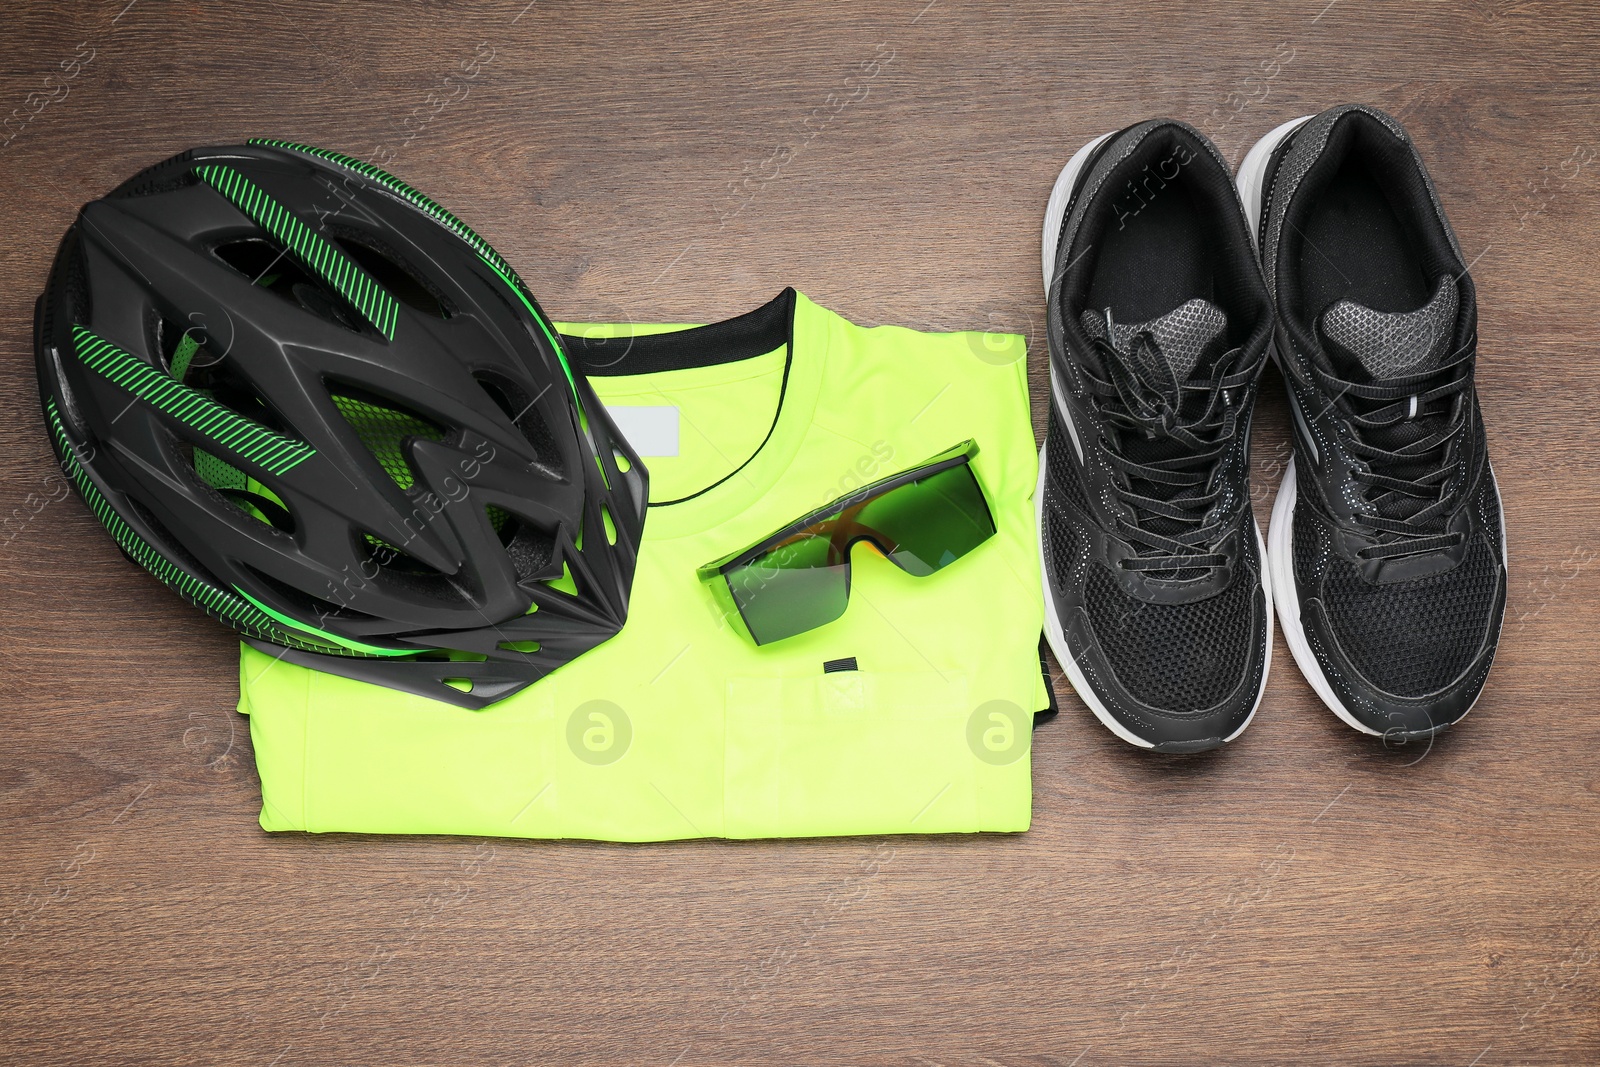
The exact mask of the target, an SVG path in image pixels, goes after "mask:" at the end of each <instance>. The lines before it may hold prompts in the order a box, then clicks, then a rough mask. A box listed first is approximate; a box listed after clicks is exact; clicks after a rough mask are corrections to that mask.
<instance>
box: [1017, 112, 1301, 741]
mask: <svg viewBox="0 0 1600 1067" xmlns="http://www.w3.org/2000/svg"><path fill="white" fill-rule="evenodd" d="M1115 133H1116V131H1115V130H1113V131H1111V133H1105V134H1101V135H1100V136H1099V137H1096V138H1095V139H1094V140H1092V141H1090V142H1089V143H1088V144H1086V145H1084V146H1083V147H1082V148H1080V149H1078V151H1077V152H1075V153H1073V156H1072V158H1071V159H1069V160H1068V161H1067V165H1066V166H1064V167H1062V168H1061V173H1060V174H1059V175H1057V176H1056V183H1055V185H1054V186H1053V187H1052V188H1051V190H1050V199H1049V201H1048V202H1047V203H1046V204H1045V210H1044V232H1043V235H1042V240H1041V242H1040V246H1041V251H1042V257H1041V258H1042V265H1043V268H1044V291H1045V298H1046V300H1048V299H1049V294H1050V282H1051V280H1052V276H1053V275H1054V273H1055V263H1056V246H1057V244H1058V243H1059V242H1060V240H1061V223H1062V222H1063V220H1065V219H1066V217H1067V205H1068V203H1069V202H1070V201H1071V199H1072V187H1073V186H1074V185H1075V184H1077V181H1078V174H1079V172H1081V171H1082V170H1083V168H1084V166H1085V164H1086V163H1087V162H1088V160H1089V156H1090V155H1091V154H1092V153H1093V152H1094V150H1095V149H1096V148H1098V147H1099V146H1100V145H1101V144H1102V143H1103V142H1104V141H1105V140H1106V139H1107V138H1108V137H1111V136H1112V135H1113V134H1115ZM1056 389H1057V383H1056V380H1055V368H1054V367H1051V369H1050V403H1052V404H1054V403H1055V402H1056V400H1055V395H1056ZM1047 471H1048V467H1047V466H1046V462H1045V449H1044V446H1042V445H1041V446H1040V448H1039V480H1038V483H1037V484H1036V485H1035V486H1034V490H1033V521H1034V528H1035V529H1037V530H1038V531H1039V537H1038V544H1039V575H1040V579H1041V580H1042V581H1043V583H1044V587H1045V588H1044V631H1045V640H1046V641H1047V642H1049V645H1050V651H1052V652H1054V653H1055V657H1056V662H1058V663H1060V664H1061V669H1062V670H1063V671H1064V672H1066V675H1067V681H1068V682H1070V683H1071V684H1072V688H1073V690H1074V691H1075V692H1076V693H1077V694H1078V699H1079V700H1082V701H1083V702H1084V704H1085V705H1086V706H1087V707H1088V708H1089V710H1090V711H1092V712H1094V717H1095V718H1097V719H1099V720H1100V723H1101V725H1103V726H1104V727H1105V728H1106V729H1108V730H1110V731H1111V732H1112V733H1113V734H1115V735H1116V736H1117V737H1119V738H1121V739H1122V740H1124V741H1126V742H1128V744H1130V745H1135V746H1137V747H1139V748H1155V747H1156V746H1155V743H1154V742H1153V741H1146V740H1145V739H1144V738H1142V737H1139V736H1138V735H1137V734H1134V733H1133V732H1132V731H1130V730H1129V729H1128V728H1127V727H1126V726H1123V725H1122V724H1121V723H1120V722H1118V721H1117V719H1116V717H1115V716H1113V715H1112V714H1111V712H1110V711H1108V710H1107V709H1106V706H1105V705H1104V704H1103V703H1101V702H1100V698H1099V697H1097V696H1096V695H1095V692H1094V689H1093V688H1092V687H1091V686H1090V685H1089V679H1088V678H1087V677H1086V676H1085V675H1084V673H1083V669H1082V668H1081V667H1079V666H1078V661H1077V660H1075V659H1073V658H1072V655H1071V653H1070V652H1069V651H1068V649H1067V637H1066V631H1064V630H1063V629H1062V627H1061V619H1060V618H1059V617H1058V616H1057V615H1056V605H1055V597H1054V596H1052V595H1051V593H1050V577H1049V575H1050V572H1049V570H1048V569H1047V568H1046V566H1045V559H1044V480H1045V476H1046V473H1047ZM1256 550H1257V552H1258V553H1259V554H1260V556H1261V561H1262V562H1261V583H1262V586H1263V587H1264V591H1265V593H1266V596H1265V601H1266V612H1267V651H1266V659H1265V662H1264V663H1263V664H1262V668H1261V688H1260V689H1259V690H1258V691H1257V692H1256V702H1255V704H1254V705H1252V706H1251V708H1250V714H1249V715H1247V716H1246V717H1245V720H1244V722H1243V723H1241V724H1240V726H1239V728H1238V729H1237V730H1235V731H1233V733H1231V734H1229V735H1228V736H1227V737H1224V738H1223V739H1222V743H1223V744H1227V743H1228V742H1229V741H1232V740H1233V739H1234V738H1236V737H1238V736H1239V735H1240V734H1242V733H1244V731H1245V728H1246V727H1248V726H1249V725H1250V723H1251V722H1252V721H1254V719H1255V717H1256V712H1257V711H1259V710H1260V709H1261V698H1262V697H1263V696H1265V695H1266V692H1267V676H1268V675H1269V674H1270V673H1271V671H1272V607H1273V599H1272V587H1271V583H1270V579H1269V577H1268V567H1267V548H1266V543H1265V542H1264V541H1263V540H1262V537H1261V524H1260V523H1259V522H1258V523H1256Z"/></svg>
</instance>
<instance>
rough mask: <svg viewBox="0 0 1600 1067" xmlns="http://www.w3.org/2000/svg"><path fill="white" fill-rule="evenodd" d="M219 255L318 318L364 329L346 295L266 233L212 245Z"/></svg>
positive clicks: (225, 261) (351, 327)
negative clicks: (266, 237) (326, 283)
mask: <svg viewBox="0 0 1600 1067" xmlns="http://www.w3.org/2000/svg"><path fill="white" fill-rule="evenodd" d="M212 252H214V253H215V254H216V257H217V258H218V259H220V260H222V262H224V263H226V264H227V265H228V266H230V267H232V268H233V269H234V270H236V271H238V272H239V273H240V274H242V275H244V276H245V277H246V278H249V279H250V282H251V284H253V285H259V286H260V287H261V288H263V289H267V290H270V291H271V292H274V293H276V294H277V295H279V296H281V297H283V298H284V299H285V300H290V301H293V302H294V303H296V304H298V305H300V307H302V308H304V309H305V310H306V311H309V312H311V313H312V314H313V315H316V316H317V317H318V318H321V319H325V320H327V321H328V322H331V323H333V324H335V325H337V326H343V327H344V328H345V329H347V330H350V331H351V332H353V333H360V332H361V329H362V327H361V321H360V319H359V318H357V317H356V315H355V312H354V310H353V309H352V308H350V306H349V305H348V303H347V302H346V301H345V299H344V298H343V297H341V296H338V295H337V294H335V293H333V292H332V291H331V290H329V289H328V287H327V286H326V285H324V284H323V283H322V282H320V281H318V280H317V279H315V278H313V277H312V276H311V275H310V274H307V273H306V271H305V270H304V269H303V268H302V267H301V266H300V262H299V259H298V258H297V257H295V256H294V255H292V254H291V253H290V252H289V251H288V250H287V249H286V248H284V246H283V245H281V244H279V243H278V242H277V241H269V240H267V239H265V238H262V237H241V238H239V239H237V240H233V241H226V242H224V243H222V244H219V245H217V246H216V247H215V248H213V249H212Z"/></svg>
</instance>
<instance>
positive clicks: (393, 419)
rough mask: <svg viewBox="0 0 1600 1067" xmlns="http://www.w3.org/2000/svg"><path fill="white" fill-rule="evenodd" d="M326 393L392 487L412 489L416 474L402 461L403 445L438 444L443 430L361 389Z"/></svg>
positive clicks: (346, 389)
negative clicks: (413, 442)
mask: <svg viewBox="0 0 1600 1067" xmlns="http://www.w3.org/2000/svg"><path fill="white" fill-rule="evenodd" d="M329 394H330V395H331V396H332V398H333V403H334V406H335V407H337V408H338V409H339V414H341V415H343V416H344V420H345V421H346V422H348V423H349V424H350V427H351V429H353V430H355V432H356V436H357V437H359V438H360V439H361V443H362V444H363V445H365V446H366V449H367V451H368V452H370V453H372V458H373V459H375V460H377V461H378V466H380V467H382V468H383V469H384V471H385V472H387V473H388V475H389V477H390V478H392V479H394V484H395V485H397V486H399V487H400V488H401V489H406V490H409V489H410V488H411V487H412V486H414V485H415V484H416V482H417V475H416V472H415V471H413V470H412V469H411V464H410V463H409V462H408V461H407V460H406V454H405V444H406V442H407V441H409V440H410V439H411V438H413V437H421V438H424V439H426V440H429V441H442V440H444V436H445V432H444V430H442V429H440V428H439V427H438V426H436V425H434V424H433V423H432V422H429V421H428V420H427V419H425V418H423V417H422V416H421V415H418V414H417V413H415V412H413V411H408V410H406V409H405V408H403V407H401V406H400V405H398V404H396V403H395V402H394V401H392V400H386V399H384V398H382V397H378V396H375V395H373V394H371V393H368V392H365V391H364V390H360V389H356V388H350V387H345V386H335V387H333V388H331V389H330V390H329Z"/></svg>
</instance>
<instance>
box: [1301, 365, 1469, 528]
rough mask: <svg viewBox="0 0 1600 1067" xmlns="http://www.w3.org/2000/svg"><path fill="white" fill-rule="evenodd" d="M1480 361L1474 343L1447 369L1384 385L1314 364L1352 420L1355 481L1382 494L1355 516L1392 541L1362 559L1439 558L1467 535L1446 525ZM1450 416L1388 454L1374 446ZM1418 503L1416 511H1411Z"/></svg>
mask: <svg viewBox="0 0 1600 1067" xmlns="http://www.w3.org/2000/svg"><path fill="white" fill-rule="evenodd" d="M1476 354H1477V344H1476V339H1475V338H1474V339H1473V340H1469V341H1468V342H1467V343H1466V344H1465V345H1464V346H1462V348H1461V349H1459V350H1458V351H1457V352H1456V353H1455V354H1454V355H1452V356H1451V357H1450V359H1449V361H1448V362H1446V363H1441V364H1439V365H1438V366H1436V367H1430V368H1429V369H1428V370H1425V371H1420V372H1418V373H1416V374H1408V375H1406V376H1404V377H1400V378H1391V379H1389V380H1387V381H1385V382H1384V383H1383V384H1381V385H1375V384H1370V383H1360V382H1351V381H1346V380H1345V379H1343V378H1340V377H1338V376H1337V375H1335V374H1333V373H1331V372H1330V371H1326V370H1323V369H1322V367H1320V366H1318V365H1317V364H1316V363H1314V362H1313V363H1312V365H1311V369H1312V373H1313V374H1314V375H1315V376H1316V378H1317V382H1318V384H1320V385H1321V386H1322V388H1324V389H1326V390H1328V391H1329V392H1331V393H1332V395H1333V396H1334V398H1335V399H1334V401H1333V402H1334V403H1335V404H1336V405H1338V407H1339V408H1340V410H1342V411H1343V412H1344V413H1345V414H1346V415H1347V416H1348V417H1349V424H1350V426H1351V427H1352V429H1353V430H1354V433H1353V434H1352V435H1351V439H1350V441H1349V445H1350V450H1351V451H1352V452H1354V453H1355V454H1356V455H1357V456H1359V457H1360V458H1361V459H1362V460H1363V461H1364V462H1363V467H1359V468H1357V469H1356V470H1354V471H1353V472H1352V473H1351V477H1352V478H1354V479H1355V480H1356V481H1357V482H1358V483H1360V484H1361V485H1364V486H1367V487H1368V488H1369V489H1375V490H1378V492H1377V493H1372V492H1368V493H1367V494H1366V502H1367V504H1368V506H1369V507H1370V508H1371V509H1372V510H1371V511H1369V512H1363V513H1360V514H1357V515H1355V516H1353V517H1354V518H1355V520H1356V521H1357V522H1359V523H1361V524H1362V525H1364V526H1366V527H1367V528H1368V529H1370V530H1373V531H1375V532H1377V533H1380V534H1388V535H1390V536H1389V537H1388V538H1386V539H1385V540H1384V542H1383V543H1381V544H1377V545H1372V546H1369V547H1367V548H1364V549H1362V550H1361V551H1360V552H1358V553H1357V555H1359V556H1361V557H1362V558H1363V559H1391V558H1395V557H1398V556H1410V555H1415V554H1417V553H1421V552H1434V551H1438V550H1439V549H1444V548H1451V547H1454V546H1455V545H1457V544H1459V543H1460V542H1461V537H1462V535H1461V534H1460V533H1459V532H1457V531H1449V530H1445V529H1443V528H1442V523H1441V521H1440V520H1441V519H1442V518H1443V517H1444V516H1445V513H1446V512H1447V511H1449V510H1450V508H1451V505H1452V503H1453V496H1452V494H1449V493H1448V492H1447V490H1448V489H1449V487H1450V486H1449V483H1450V477H1451V474H1452V473H1453V471H1454V467H1455V463H1456V455H1457V452H1458V451H1459V446H1460V441H1461V431H1462V429H1463V427H1465V426H1466V424H1467V415H1468V413H1469V411H1470V410H1471V406H1472V405H1471V393H1470V390H1471V387H1472V366H1473V360H1474V357H1475V356H1476ZM1351 401H1358V402H1359V401H1368V402H1370V403H1366V404H1359V403H1351ZM1384 401H1388V403H1383V402H1384ZM1446 415H1448V418H1447V419H1446V421H1445V422H1444V423H1443V424H1442V425H1441V426H1440V427H1439V428H1438V429H1435V430H1433V431H1430V432H1428V433H1426V434H1424V435H1423V436H1421V437H1418V438H1416V439H1415V440H1412V441H1409V442H1407V443H1405V444H1403V445H1401V446H1400V447H1399V448H1396V449H1387V448H1383V447H1381V446H1380V445H1377V444H1374V443H1373V441H1372V440H1371V438H1372V437H1373V436H1374V435H1375V434H1378V435H1381V434H1382V432H1383V431H1384V430H1386V429H1388V428H1390V427H1393V426H1396V425H1398V424H1400V423H1403V422H1408V421H1415V420H1419V419H1432V418H1438V417H1443V416H1446ZM1401 472H1405V473H1401ZM1412 472H1415V473H1412ZM1412 501H1415V502H1417V505H1418V506H1415V507H1414V508H1413V507H1412V505H1411V504H1410V502H1412ZM1384 508H1388V509H1389V510H1391V511H1406V514H1405V516H1404V517H1403V518H1389V517H1386V516H1384V515H1382V514H1379V513H1378V512H1379V511H1380V510H1381V509H1384ZM1407 509H1410V510H1409V511H1407Z"/></svg>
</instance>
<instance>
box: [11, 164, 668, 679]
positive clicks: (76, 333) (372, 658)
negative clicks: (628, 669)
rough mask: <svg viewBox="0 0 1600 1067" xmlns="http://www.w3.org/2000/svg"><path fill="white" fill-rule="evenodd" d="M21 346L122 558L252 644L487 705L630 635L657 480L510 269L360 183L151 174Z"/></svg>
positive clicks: (278, 174) (219, 168)
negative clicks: (625, 630)
mask: <svg viewBox="0 0 1600 1067" xmlns="http://www.w3.org/2000/svg"><path fill="white" fill-rule="evenodd" d="M34 349H35V352H36V355H37V358H38V367H39V390H40V393H41V394H42V397H43V400H44V410H45V420H46V423H47V424H48V427H49V430H50V436H51V439H52V441H53V442H54V445H55V449H56V452H57V454H58V456H59V458H60V461H61V463H62V466H63V468H64V469H66V470H67V472H68V473H69V474H70V475H71V476H72V478H73V480H74V481H75V482H76V484H77V486H78V489H79V490H80V491H81V492H82V494H83V497H84V499H85V500H86V501H87V502H88V504H89V506H90V508H91V509H92V510H93V511H94V513H95V514H96V515H97V516H99V518H100V521H101V522H103V523H104V524H105V526H106V528H107V529H108V530H110V531H111V534H112V536H113V537H115V538H116V541H117V543H118V544H119V545H120V546H121V547H122V550H123V552H124V553H125V554H127V556H128V557H129V558H130V559H132V560H133V561H134V562H136V563H138V564H139V565H141V566H143V567H144V568H145V569H146V570H148V571H150V572H151V573H152V574H154V575H155V576H156V577H158V578H160V579H161V580H162V581H163V582H165V583H166V584H167V585H168V586H170V587H172V588H173V589H174V590H176V591H177V592H178V593H179V594H180V595H182V596H183V597H184V598H185V599H187V600H189V601H190V602H191V603H193V604H195V605H196V606H197V607H199V608H201V609H203V610H204V611H205V612H206V613H207V614H209V615H211V616H213V617H214V618H217V619H220V620H221V621H223V622H225V623H227V624H228V625H230V626H232V627H234V628H235V629H237V630H239V631H240V632H241V633H242V634H243V635H244V636H245V639H246V640H249V641H250V642H251V643H252V644H255V645H257V646H258V647H261V646H262V644H263V643H267V644H270V645H271V646H279V647H273V648H271V649H270V651H272V652H274V653H275V654H281V655H282V656H283V658H285V659H288V660H291V661H293V662H296V663H301V664H305V665H307V666H313V667H316V668H318V669H320V670H324V671H331V672H333V673H336V674H342V675H347V676H349V677H353V678H359V679H362V680H366V681H372V682H377V683H379V684H382V685H387V686H390V687H393V688H397V689H403V690H407V691H410V692H413V693H421V694H423V695H426V696H430V697H434V698H437V699H440V700H447V701H449V702H451V703H454V704H458V705H462V706H466V707H483V706H484V705H486V704H490V703H492V702H494V701H496V700H499V699H501V698H503V697H506V696H509V695H510V694H512V693H514V692H516V691H517V690H519V689H521V688H523V687H524V686H526V685H528V684H529V683H531V682H534V681H537V680H538V679H539V678H541V677H543V676H544V675H546V674H548V673H549V672H550V671H552V670H554V669H555V668H557V667H559V666H561V665H562V664H563V663H566V662H567V661H568V660H570V659H572V658H573V657H574V656H577V655H580V654H581V653H583V652H585V651H587V650H588V649H590V648H593V647H594V646H595V645H597V644H599V643H600V642H602V641H604V640H606V639H607V638H609V637H611V636H612V635H613V634H615V633H616V632H617V631H618V630H619V629H620V628H621V627H622V623H623V620H624V619H625V618H626V615H627V608H628V591H629V587H630V585H631V584H632V580H633V570H634V562H635V559H636V556H637V552H638V545H639V536H640V531H641V529H642V527H643V525H644V514H645V498H646V485H645V469H644V466H643V464H641V463H640V462H639V458H638V456H637V455H636V454H635V453H634V452H633V450H632V449H631V448H630V447H629V446H628V443H627V441H626V440H625V439H624V438H623V436H622V435H621V434H620V433H619V432H618V431H617V429H616V427H615V426H614V425H613V424H612V422H611V420H610V419H609V418H608V417H607V415H606V413H605V410H604V408H602V407H601V405H600V403H599V401H598V400H597V399H596V398H595V395H594V393H593V392H592V391H591V390H590V388H589V385H588V383H587V382H586V381H585V380H584V379H583V377H582V376H581V375H579V374H577V373H576V372H575V371H574V370H573V368H572V366H571V365H570V364H569V362H568V360H567V357H566V354H565V352H564V351H563V350H562V346H561V341H560V339H559V338H558V337H557V335H556V333H555V330H554V329H553V328H552V327H551V325H550V323H549V321H548V320H547V319H546V318H545V316H544V313H543V312H542V311H541V310H540V309H539V306H538V304H536V303H535V302H534V300H533V297H532V295H531V294H529V292H528V291H527V289H526V287H524V286H523V284H522V282H521V280H520V279H519V278H518V277H517V275H516V274H515V273H514V272H513V271H512V269H511V267H510V266H509V265H508V264H507V263H506V261H505V260H503V259H501V258H500V256H499V255H497V254H496V253H495V251H494V250H493V249H492V248H490V247H489V246H488V245H487V244H486V243H484V241H483V239H482V238H480V237H479V236H478V235H477V234H475V233H473V232H472V231H471V230H470V229H468V228H467V227H466V226H465V225H463V224H462V223H461V222H460V220H458V219H457V218H456V217H455V216H453V215H451V214H450V213H449V212H447V211H445V210H444V209H443V208H441V207H439V205H437V204H435V203H434V202H433V201H432V200H429V199H428V198H427V197H425V196H423V195H422V194H421V193H418V192H417V191H416V190H414V189H412V188H411V187H410V186H408V185H406V184H404V183H403V182H401V181H399V180H398V179H396V178H394V177H392V176H390V175H388V174H385V173H384V172H383V171H381V170H378V169H377V168H376V167H373V166H371V165H369V164H366V163H362V162H360V161H359V160H355V159H351V158H349V157H347V156H341V155H338V154H337V153H333V152H326V151H322V150H320V149H315V148H307V147H305V146H304V145H294V144H289V143H287V142H282V141H265V140H256V141H251V142H250V143H249V144H248V145H234V146H227V147H221V148H200V149H195V150H193V151H189V152H185V153H183V154H182V155H178V156H174V157H173V158H172V159H169V160H167V161H166V162H164V163H160V164H158V165H156V166H154V167H151V168H150V169H148V170H146V171H144V172H142V173H140V174H138V175H136V176H135V177H134V178H132V179H130V180H129V181H128V182H126V183H124V184H123V185H122V186H120V187H119V188H117V189H116V190H115V191H114V192H112V193H111V194H110V195H109V196H106V197H105V198H103V199H101V200H96V201H94V202H93V203H90V204H88V205H86V206H85V207H84V208H83V210H82V211H81V212H80V213H79V216H78V219H77V221H76V222H75V223H74V224H73V226H72V228H71V229H69V230H68V231H67V234H66V236H65V237H64V238H63V239H62V242H61V247H60V249H59V250H58V252H57V254H56V260H55V265H54V267H53V268H52V270H51V273H50V279H49V282H48V283H47V286H46V289H45V292H44V294H43V295H42V296H41V297H40V298H39V302H38V304H37V306H36V310H35V323H34Z"/></svg>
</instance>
